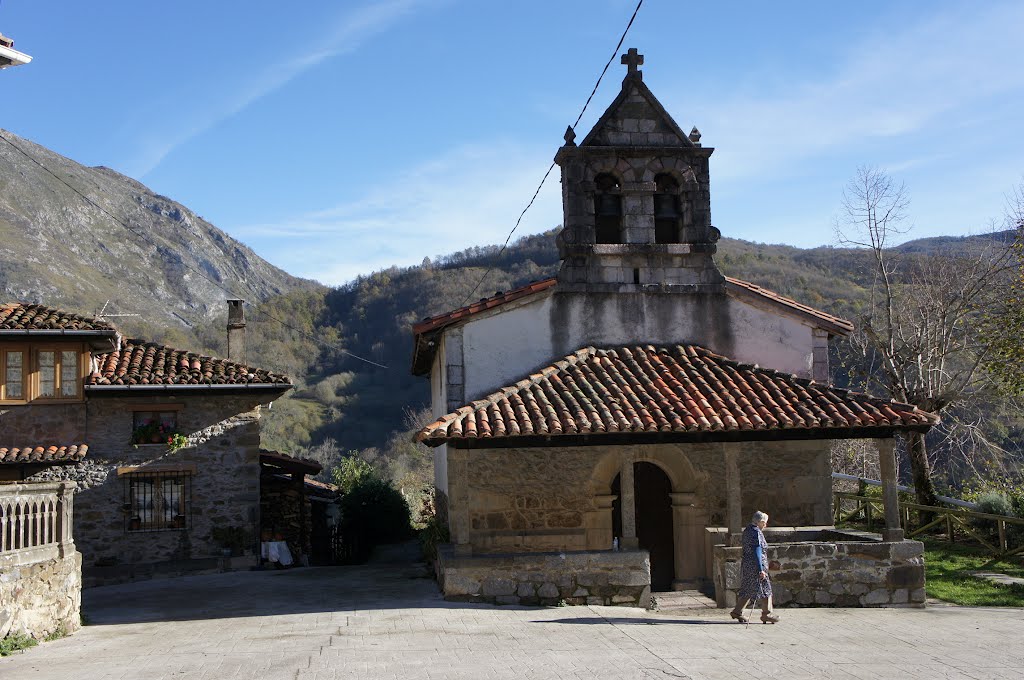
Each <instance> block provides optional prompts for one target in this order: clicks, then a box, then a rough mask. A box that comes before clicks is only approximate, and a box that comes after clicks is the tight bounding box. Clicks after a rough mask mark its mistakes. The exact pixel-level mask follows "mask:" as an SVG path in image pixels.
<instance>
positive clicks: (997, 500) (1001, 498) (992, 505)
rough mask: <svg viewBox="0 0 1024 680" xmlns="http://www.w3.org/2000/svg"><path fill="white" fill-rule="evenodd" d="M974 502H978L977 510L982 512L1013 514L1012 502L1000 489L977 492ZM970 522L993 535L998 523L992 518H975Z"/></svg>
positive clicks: (995, 533) (1009, 515)
mask: <svg viewBox="0 0 1024 680" xmlns="http://www.w3.org/2000/svg"><path fill="white" fill-rule="evenodd" d="M975 502H976V503H977V504H978V507H977V508H976V510H977V512H984V513H985V514H988V515H1006V516H1008V517H1012V516H1013V502H1012V501H1011V500H1010V498H1009V496H1007V495H1006V494H1005V493H1003V492H1002V491H983V492H981V493H980V494H978V498H977V500H976V501H975ZM972 524H973V525H974V526H976V527H978V528H979V529H981V530H983V531H986V532H988V533H989V535H990V536H993V537H994V536H996V535H997V533H998V525H997V524H996V521H995V520H994V519H980V518H976V519H974V521H973V522H972Z"/></svg>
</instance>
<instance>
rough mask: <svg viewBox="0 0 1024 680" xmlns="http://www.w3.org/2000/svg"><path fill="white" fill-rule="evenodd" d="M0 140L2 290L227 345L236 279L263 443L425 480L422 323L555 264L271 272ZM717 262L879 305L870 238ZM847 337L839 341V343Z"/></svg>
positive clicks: (161, 210) (166, 216) (509, 253)
mask: <svg viewBox="0 0 1024 680" xmlns="http://www.w3.org/2000/svg"><path fill="white" fill-rule="evenodd" d="M0 135H2V136H3V138H4V139H0V300H20V301H26V302H41V303H43V304H47V305H51V306H59V307H65V308H68V309H71V310H75V311H79V312H86V313H89V312H95V311H96V310H99V309H100V308H101V307H103V305H104V304H105V303H106V302H107V301H108V300H109V301H110V302H109V306H108V311H110V312H114V313H137V314H139V315H140V316H138V317H117V318H112V319H111V320H112V321H113V322H115V324H116V325H117V326H118V327H119V328H121V330H122V331H123V332H125V333H127V334H137V335H139V336H142V337H146V338H149V339H153V340H157V341H160V342H165V343H167V344H172V345H175V346H179V347H186V348H189V349H194V350H199V351H204V352H209V353H212V354H214V355H221V356H223V355H224V351H225V347H224V345H225V342H224V317H225V314H226V310H225V305H224V303H223V301H224V299H225V298H227V297H229V294H228V293H227V292H226V291H225V290H224V288H227V289H228V290H230V291H231V294H230V297H241V298H244V299H246V300H248V301H249V302H251V303H253V304H254V306H255V307H256V309H255V310H253V311H252V312H248V313H247V316H248V328H247V330H246V332H247V335H248V337H247V339H246V347H247V349H248V356H247V357H246V358H247V360H248V361H249V362H250V363H252V364H254V365H257V366H260V367H263V368H268V369H271V370H275V371H280V372H283V373H286V374H288V375H289V376H291V377H292V378H293V379H294V380H295V382H296V389H295V390H293V391H292V392H290V393H289V394H287V395H285V396H284V397H283V398H281V399H279V400H277V401H276V402H275V403H274V406H273V408H272V409H271V410H268V411H267V412H266V414H265V420H264V421H263V445H264V446H266V447H268V448H274V449H278V450H281V451H285V452H288V453H295V454H300V455H308V456H314V457H318V458H320V459H321V460H323V461H324V462H326V463H327V464H328V465H331V464H333V463H335V462H336V461H337V457H338V456H339V455H341V454H342V453H343V452H345V451H349V450H359V451H360V455H362V456H363V457H364V458H365V459H368V460H372V461H374V463H375V464H376V465H378V466H380V467H382V468H384V469H385V472H386V474H387V475H388V476H389V477H390V478H392V479H395V480H403V479H406V478H411V479H412V481H410V482H409V485H410V486H411V487H415V486H417V485H419V484H420V483H421V482H422V481H423V480H425V479H429V478H430V472H429V467H430V462H429V452H427V451H426V450H425V449H423V448H422V447H419V446H417V445H414V444H412V443H411V442H410V440H409V437H408V436H407V433H408V431H409V430H411V429H416V428H415V425H414V423H415V421H416V420H417V419H418V418H420V419H422V418H423V417H424V413H425V409H426V407H427V405H428V400H429V392H430V389H429V388H430V385H429V381H428V380H426V379H424V378H419V377H415V376H413V375H411V373H410V362H411V353H412V332H411V328H412V324H413V323H414V322H416V321H418V320H420V319H422V318H423V317H426V316H433V315H435V314H439V313H442V312H445V311H449V310H452V309H455V308H458V307H460V306H462V305H465V304H467V303H468V302H470V301H472V300H476V299H479V298H484V297H489V296H491V295H493V294H494V293H495V292H497V291H507V290H511V289H513V288H516V287H518V286H521V285H524V284H526V283H528V282H530V281H534V280H538V279H543V278H546V277H548V276H552V275H554V274H555V272H556V271H557V270H558V264H559V261H558V251H557V248H556V246H555V234H556V233H557V229H552V230H550V231H548V232H545V233H543V234H536V235H531V236H525V237H523V238H520V239H519V240H518V241H516V242H514V243H513V244H511V245H510V246H509V247H508V248H507V249H502V248H499V247H498V246H484V247H474V248H470V249H467V250H464V251H462V252H458V253H453V254H450V255H447V256H444V257H441V258H438V259H437V260H435V261H433V262H431V261H430V260H429V259H425V260H424V262H423V264H422V265H420V266H414V267H405V268H399V267H391V268H389V269H385V270H382V271H378V272H374V273H372V274H367V275H365V276H360V277H358V278H356V279H355V280H353V281H351V282H349V283H347V284H345V285H342V286H339V287H337V288H333V289H329V288H327V287H325V286H321V285H320V284H317V283H315V282H311V281H305V280H302V279H298V278H295V277H293V276H290V275H289V274H287V273H286V272H283V271H281V270H280V269H277V268H275V267H273V266H271V265H270V264H268V263H267V262H266V261H264V260H262V259H261V258H259V257H258V256H257V255H256V254H254V253H253V252H252V251H251V250H250V249H248V248H247V247H246V246H244V245H243V244H241V243H239V242H238V241H235V240H234V239H232V238H231V237H230V236H228V235H226V234H225V233H224V232H222V231H220V230H219V229H217V228H216V227H214V226H213V225H212V224H210V223H209V222H206V221H205V220H203V219H202V218H200V217H198V216H197V215H196V214H195V213H193V212H192V211H190V210H189V209H188V208H186V207H185V206H183V205H181V204H180V203H177V202H175V201H173V200H171V199H169V198H166V197H164V196H160V195H158V194H155V193H153V192H152V191H150V190H149V189H147V188H146V187H145V186H143V185H142V184H140V183H138V182H136V181H135V180H132V179H130V178H128V177H125V176H123V175H120V174H118V173H117V172H114V171H113V170H110V169H108V168H87V167H83V166H81V165H79V164H77V163H75V162H73V161H70V160H68V159H66V158H64V157H62V156H59V155H57V154H55V153H53V152H51V151H48V150H46V149H44V148H42V147H40V146H37V145H35V144H33V143H31V142H29V141H27V140H24V139H20V138H18V137H16V136H14V135H12V134H11V133H9V132H5V131H0ZM7 139H9V140H11V141H12V142H13V143H14V144H15V145H17V148H16V147H15V146H12V144H10V143H8V142H7V141H5V140H7ZM18 149H23V150H24V151H25V152H26V154H27V156H26V155H25V154H22V153H21V152H20V151H19V150H18ZM51 172H52V173H53V174H55V175H57V177H59V178H60V180H58V179H56V178H55V177H54V176H53V175H51V174H50V173H51ZM65 183H66V184H65ZM67 185H71V187H74V189H71V188H69V187H68V186H67ZM76 192H81V193H82V194H84V195H85V196H86V197H88V199H89V200H85V199H83V198H82V197H81V196H80V195H78V193H76ZM90 201H91V202H93V203H95V204H98V205H99V206H101V207H102V210H101V209H100V208H97V207H96V206H95V205H93V204H92V203H90ZM107 212H109V213H111V214H112V215H113V216H114V217H116V219H114V218H112V217H111V216H110V215H108V214H106V213H107ZM122 222H123V223H124V224H122ZM1012 238H1013V233H1012V232H1002V233H994V234H988V235H981V236H968V237H937V238H929V239H919V240H916V241H910V242H907V243H904V244H902V245H900V246H898V247H897V248H895V249H894V253H895V254H899V255H901V256H906V257H915V256H918V255H923V254H948V255H955V254H958V253H963V252H966V251H974V250H975V249H979V248H985V247H986V246H989V245H992V244H993V243H1007V242H1009V241H1011V240H1012ZM715 259H716V261H717V263H718V265H719V267H720V269H721V270H722V272H723V273H725V274H727V275H729V276H734V277H737V278H740V279H743V280H746V281H750V282H752V283H756V284H758V285H761V286H764V287H766V288H769V289H771V290H774V291H776V292H778V293H780V294H782V295H785V296H787V297H791V298H793V299H795V300H798V301H800V302H802V303H805V304H808V305H811V306H814V307H816V308H818V309H821V310H823V311H826V312H829V313H831V314H835V315H837V316H841V317H844V318H848V319H850V320H853V321H857V319H858V318H859V317H860V316H861V315H862V314H863V312H864V310H865V307H866V301H867V300H868V298H869V288H870V286H871V284H872V278H873V274H872V266H873V263H872V260H871V257H870V253H868V252H867V251H865V250H862V249H861V250H858V249H850V248H835V247H820V248H812V249H801V248H795V247H792V246H786V245H772V244H763V243H752V242H749V241H742V240H738V239H730V238H723V239H722V240H721V241H720V242H719V247H718V254H717V255H716V257H715ZM199 272H202V274H200V273H199ZM209 279H212V281H210V280H209ZM478 284H479V285H478ZM278 320H287V324H288V325H287V326H285V325H283V324H282V323H280V322H279V321H278ZM842 348H843V345H842V343H841V342H837V343H834V346H833V350H834V351H837V352H842V351H843V349H842ZM847 349H848V348H847ZM846 354H847V355H848V354H849V352H848V351H847V352H846ZM841 363H842V362H841V361H839V360H838V357H837V361H836V362H835V363H834V364H833V366H834V367H835V368H836V371H835V372H836V376H835V378H836V379H837V381H838V382H839V383H840V384H843V385H846V384H847V381H848V380H852V379H853V378H852V377H851V376H853V375H854V374H855V373H856V370H857V367H856V366H850V365H846V366H844V367H841V366H840V364H841ZM843 369H845V372H844V370H843ZM993 399H994V398H993ZM975 407H976V408H977V409H979V412H985V413H988V414H989V420H990V421H991V422H992V423H994V424H993V425H992V427H991V428H990V429H991V432H989V433H987V436H989V437H990V439H992V440H993V441H995V443H997V444H998V445H999V446H1001V447H1003V448H1004V449H1005V450H1006V451H1012V452H1014V456H1016V457H1017V458H1015V460H1019V459H1020V458H1021V457H1024V454H1022V450H1024V445H1022V444H1024V417H1022V415H1021V412H1020V409H1019V408H1017V407H1016V406H1014V405H1012V404H1010V403H1009V402H1006V403H1004V402H1001V401H985V400H984V398H982V399H980V400H979V401H977V403H976V404H975ZM942 436H944V435H941V434H938V435H936V438H940V437H942ZM961 443H962V442H961ZM929 446H931V444H929ZM950 455H951V456H952V455H953V454H950ZM955 455H960V454H955ZM961 467H962V466H961Z"/></svg>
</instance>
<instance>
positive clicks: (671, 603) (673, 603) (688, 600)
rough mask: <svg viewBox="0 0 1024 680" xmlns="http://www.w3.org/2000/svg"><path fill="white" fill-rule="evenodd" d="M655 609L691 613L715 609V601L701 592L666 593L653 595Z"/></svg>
mask: <svg viewBox="0 0 1024 680" xmlns="http://www.w3.org/2000/svg"><path fill="white" fill-rule="evenodd" d="M651 599H652V600H653V601H654V609H655V610H656V611H659V612H665V611H690V610H694V609H715V608H716V607H717V606H718V605H717V604H715V601H714V600H713V599H711V598H710V597H708V596H707V595H705V594H704V593H702V592H700V591H699V590H674V591H671V592H664V593H651Z"/></svg>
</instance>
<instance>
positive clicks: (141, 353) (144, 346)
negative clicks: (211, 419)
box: [85, 340, 291, 388]
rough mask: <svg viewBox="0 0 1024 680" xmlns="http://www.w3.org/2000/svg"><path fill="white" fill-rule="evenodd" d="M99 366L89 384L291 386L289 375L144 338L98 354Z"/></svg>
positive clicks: (97, 363)
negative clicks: (146, 340)
mask: <svg viewBox="0 0 1024 680" xmlns="http://www.w3.org/2000/svg"><path fill="white" fill-rule="evenodd" d="M96 366H97V370H95V371H94V372H93V373H91V374H90V375H89V377H88V378H86V380H85V384H86V387H93V386H97V387H100V386H135V385H165V386H191V385H224V386H229V385H237V386H269V387H280V388H287V387H290V386H291V381H290V380H289V379H288V376H286V375H281V374H279V373H272V372H270V371H267V370H264V369H261V368H252V367H249V366H245V365H243V364H239V363H236V362H233V361H228V360H226V359H217V358H215V357H208V356H202V355H199V354H195V353H193V352H186V351H184V350H180V349H174V348H172V347H165V346H163V345H158V344H156V343H153V342H144V341H142V340H122V341H121V347H120V349H117V350H115V351H113V352H108V353H106V354H100V355H98V356H97V357H96Z"/></svg>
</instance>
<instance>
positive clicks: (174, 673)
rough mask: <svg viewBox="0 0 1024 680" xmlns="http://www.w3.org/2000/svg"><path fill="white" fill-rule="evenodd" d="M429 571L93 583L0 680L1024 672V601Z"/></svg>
mask: <svg viewBox="0 0 1024 680" xmlns="http://www.w3.org/2000/svg"><path fill="white" fill-rule="evenodd" d="M422 576H423V571H422V568H414V567H410V566H402V565H369V566H364V567H336V568H320V569H295V570H288V571H282V572H244V573H229V574H216V575H210V576H195V577H186V578H178V579H168V580H163V581H147V582H143V583H134V584H126V585H120V586H108V587H104V588H93V589H89V590H86V591H84V593H83V600H84V606H83V609H84V611H85V613H86V615H87V616H88V617H89V619H90V625H89V626H86V627H85V628H83V629H82V630H81V631H80V632H78V633H76V634H75V635H74V636H72V637H70V638H66V639H63V640H57V641H54V642H48V643H44V644H42V645H40V646H39V647H36V648H34V649H31V650H29V651H27V652H26V653H24V654H19V655H16V656H13V657H8V658H5V659H0V678H2V680H22V679H36V680H64V679H67V680H71V679H74V680H107V679H115V678H116V679H118V680H125V679H132V678H139V679H140V680H141V679H145V680H164V679H171V678H176V679H177V678H197V679H200V680H207V679H209V680H221V679H230V678H246V679H250V678H259V679H264V678H265V679H267V680H278V679H285V678H287V679H289V680H295V679H296V678H300V679H302V680H306V679H310V680H341V679H349V678H382V679H388V678H396V679H397V678H423V679H425V680H454V679H466V680H470V679H472V680H480V679H485V680H490V679H493V680H505V679H508V680H513V679H514V680H529V679H533V678H537V679H543V680H551V679H555V680H566V679H573V680H575V679H580V680H582V679H587V680H591V679H593V678H607V679H610V680H633V679H650V678H693V679H694V680H699V679H715V680H717V679H721V678H730V679H732V678H737V679H743V680H748V679H749V678H751V677H762V678H764V677H767V678H786V679H787V680H795V679H801V678H808V679H810V678H815V679H818V678H836V679H843V680H855V679H869V678H886V679H890V678H922V679H927V680H935V679H937V678H970V679H973V680H985V679H990V678H992V679H1002V678H1007V679H1009V678H1015V679H1016V678H1020V677H1021V670H1020V669H1021V668H1022V667H1024V645H1022V644H1021V640H1022V637H1024V636H1022V631H1024V610H1021V609H995V608H967V607H934V608H927V609H786V610H779V613H780V614H781V615H782V617H783V620H782V622H781V623H779V624H777V625H774V626H770V625H761V624H759V623H755V624H751V625H749V626H743V625H740V624H737V623H734V622H732V621H731V620H730V619H729V618H728V614H727V613H726V612H725V611H723V610H717V609H701V608H695V609H692V610H682V611H680V610H677V611H665V612H646V611H642V610H637V609H628V608H618V607H562V608H530V607H494V606H489V605H473V604H455V603H448V602H444V601H443V600H442V599H441V598H440V596H439V595H438V594H437V589H436V585H435V584H434V582H433V581H431V580H429V579H425V578H422Z"/></svg>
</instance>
